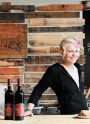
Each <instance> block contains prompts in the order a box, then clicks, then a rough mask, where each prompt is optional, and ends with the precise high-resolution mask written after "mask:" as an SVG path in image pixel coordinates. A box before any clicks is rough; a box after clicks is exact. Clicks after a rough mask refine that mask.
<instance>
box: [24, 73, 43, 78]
mask: <svg viewBox="0 0 90 124" xmlns="http://www.w3.org/2000/svg"><path fill="white" fill-rule="evenodd" d="M43 74H44V73H42V72H40V73H38V72H36V73H25V74H24V76H25V77H26V78H36V79H37V78H39V79H40V78H41V77H42V76H43Z"/></svg>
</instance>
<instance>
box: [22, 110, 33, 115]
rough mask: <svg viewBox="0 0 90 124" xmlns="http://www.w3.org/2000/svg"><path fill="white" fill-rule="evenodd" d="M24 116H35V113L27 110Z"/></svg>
mask: <svg viewBox="0 0 90 124" xmlns="http://www.w3.org/2000/svg"><path fill="white" fill-rule="evenodd" d="M24 116H31V117H32V116H33V112H32V111H31V110H30V109H27V110H26V111H25V114H24Z"/></svg>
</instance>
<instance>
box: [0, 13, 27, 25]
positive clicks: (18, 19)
mask: <svg viewBox="0 0 90 124" xmlns="http://www.w3.org/2000/svg"><path fill="white" fill-rule="evenodd" d="M24 22H25V15H24V13H0V23H24Z"/></svg>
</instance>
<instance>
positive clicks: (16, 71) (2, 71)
mask: <svg viewBox="0 0 90 124" xmlns="http://www.w3.org/2000/svg"><path fill="white" fill-rule="evenodd" d="M23 73H24V69H23V68H0V75H22V74H23Z"/></svg>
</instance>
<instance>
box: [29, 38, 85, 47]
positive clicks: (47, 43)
mask: <svg viewBox="0 0 90 124" xmlns="http://www.w3.org/2000/svg"><path fill="white" fill-rule="evenodd" d="M79 41H80V45H81V46H83V39H80V40H79ZM60 43H61V40H60V39H57V40H52V41H51V39H50V40H49V39H48V40H47V41H43V39H42V41H35V40H30V39H29V41H28V48H29V47H30V46H60Z"/></svg>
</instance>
